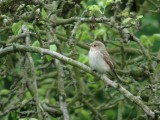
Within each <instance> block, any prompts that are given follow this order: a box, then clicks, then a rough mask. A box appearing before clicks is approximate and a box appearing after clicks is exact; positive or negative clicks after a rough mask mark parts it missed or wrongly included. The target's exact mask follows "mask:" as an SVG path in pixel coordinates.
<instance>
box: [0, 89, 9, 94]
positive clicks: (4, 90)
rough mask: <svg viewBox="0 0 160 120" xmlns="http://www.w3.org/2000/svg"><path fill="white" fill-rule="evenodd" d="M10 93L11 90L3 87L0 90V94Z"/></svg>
mask: <svg viewBox="0 0 160 120" xmlns="http://www.w3.org/2000/svg"><path fill="white" fill-rule="evenodd" d="M8 93H9V90H7V89H2V90H1V91H0V95H7V94H8Z"/></svg>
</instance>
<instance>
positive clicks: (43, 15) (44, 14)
mask: <svg viewBox="0 0 160 120" xmlns="http://www.w3.org/2000/svg"><path fill="white" fill-rule="evenodd" d="M42 18H43V19H46V18H47V13H46V11H45V10H44V8H43V9H42Z"/></svg>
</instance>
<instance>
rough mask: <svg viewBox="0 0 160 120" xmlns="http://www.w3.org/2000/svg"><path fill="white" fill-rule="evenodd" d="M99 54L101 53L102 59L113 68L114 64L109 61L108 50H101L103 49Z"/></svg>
mask: <svg viewBox="0 0 160 120" xmlns="http://www.w3.org/2000/svg"><path fill="white" fill-rule="evenodd" d="M101 54H102V56H103V58H104V60H105V61H106V63H107V64H108V65H109V66H110V68H111V69H114V65H113V63H112V61H111V58H110V56H109V54H108V52H107V51H106V50H103V51H101Z"/></svg>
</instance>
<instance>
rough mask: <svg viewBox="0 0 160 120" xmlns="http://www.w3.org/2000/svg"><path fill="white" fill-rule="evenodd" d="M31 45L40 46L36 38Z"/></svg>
mask: <svg viewBox="0 0 160 120" xmlns="http://www.w3.org/2000/svg"><path fill="white" fill-rule="evenodd" d="M32 46H35V47H39V46H40V43H39V41H38V40H36V41H34V42H33V44H32Z"/></svg>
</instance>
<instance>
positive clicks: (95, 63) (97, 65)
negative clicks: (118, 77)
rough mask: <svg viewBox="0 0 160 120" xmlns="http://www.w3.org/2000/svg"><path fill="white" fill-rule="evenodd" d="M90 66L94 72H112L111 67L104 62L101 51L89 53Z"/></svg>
mask: <svg viewBox="0 0 160 120" xmlns="http://www.w3.org/2000/svg"><path fill="white" fill-rule="evenodd" d="M89 64H90V66H91V68H92V69H93V70H96V71H98V72H100V73H105V72H107V71H109V70H110V67H109V65H108V64H107V63H106V61H105V60H104V57H103V55H102V54H101V52H100V51H93V50H90V51H89Z"/></svg>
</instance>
